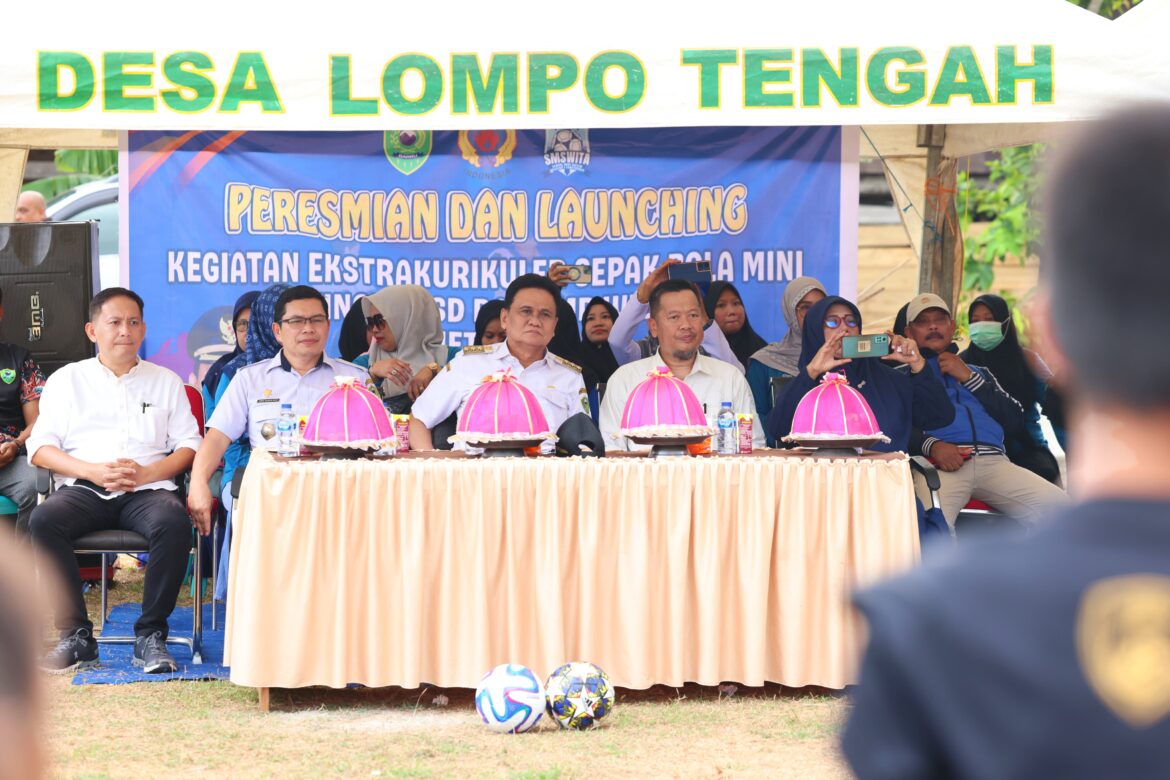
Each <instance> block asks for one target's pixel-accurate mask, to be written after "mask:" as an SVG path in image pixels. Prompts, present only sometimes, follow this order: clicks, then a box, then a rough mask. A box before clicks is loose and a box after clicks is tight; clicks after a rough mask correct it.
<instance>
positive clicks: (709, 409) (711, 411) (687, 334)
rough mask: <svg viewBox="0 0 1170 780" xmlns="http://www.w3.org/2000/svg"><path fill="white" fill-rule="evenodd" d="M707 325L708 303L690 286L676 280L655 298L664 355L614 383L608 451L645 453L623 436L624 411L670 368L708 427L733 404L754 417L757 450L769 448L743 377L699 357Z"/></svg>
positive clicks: (605, 426) (653, 326)
mask: <svg viewBox="0 0 1170 780" xmlns="http://www.w3.org/2000/svg"><path fill="white" fill-rule="evenodd" d="M703 320H704V316H703V301H702V300H700V298H699V292H698V290H697V289H696V288H695V286H694V285H693V284H691V283H690V282H688V281H684V280H682V279H670V280H668V281H665V282H663V283H662V284H660V285H658V286H657V287H655V288H654V291H653V292H652V293H650V322H649V326H650V335H651V336H653V337H655V338H656V339H658V353H657V354H656V355H652V356H650V357H648V358H643V359H642V360H635V361H634V362H633V363H627V364H625V365H624V366H622V367H621V368H619V369H618V370H617V371H615V372H614V373H613V375H612V376H611V377H610V378H609V384H608V385H606V388H605V399H604V400H603V401H602V403H601V434H602V436H604V437H605V446H606V447H607V448H611V449H626V450H629V449H644V448H642V447H639V446H637V445H633V444H631V443H630V441H629V439H627V438H626V437H625V436H622V435H621V433H619V431H620V430H621V421H622V411H623V410H624V409H625V406H626V399H627V398H629V397H630V393H631V392H633V390H634V388H635V387H637V386H638V384H639V383H641V382H642V381H643V380H645V379H646V375H647V374H649V373H650V372H651V371H653V370H654V369H655V368H657V367H658V366H666V367H667V368H669V369H670V371H671V373H672V374H674V375H675V376H676V377H678V378H679V379H681V380H682V381H683V382H685V383H686V384H687V386H688V387H690V388H691V389H692V390H694V391H695V395H696V396H698V398H699V403H701V404H702V405H703V410H704V412H706V414H707V421H708V422H710V423H712V424H714V421H715V417H716V416H717V415H718V414H719V409H720V406H721V405H722V404H723V402H724V401H730V402H731V404H732V408H733V409H735V412H736V414H751V415H752V446H753V448H757V449H758V448H760V447H763V446H764V428H763V425H762V423H761V421H760V419H759V418H758V417H757V415H756V405H755V401H753V400H752V391H751V388H750V387H749V386H748V383H747V380H746V379H744V377H743V372H742V371H740V370H739V369H738V368H736V367H735V366H733V365H731V364H730V363H727V362H725V361H722V360H718V359H716V358H713V357H709V356H707V355H701V354H699V344H700V343H702V340H703Z"/></svg>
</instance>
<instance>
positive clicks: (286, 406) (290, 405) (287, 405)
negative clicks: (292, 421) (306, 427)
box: [280, 404, 292, 412]
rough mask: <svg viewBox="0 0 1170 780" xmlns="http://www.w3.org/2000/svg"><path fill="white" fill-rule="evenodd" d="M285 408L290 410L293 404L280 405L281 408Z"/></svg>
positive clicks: (282, 409)
mask: <svg viewBox="0 0 1170 780" xmlns="http://www.w3.org/2000/svg"><path fill="white" fill-rule="evenodd" d="M285 409H290V410H291V409H292V404H281V405H280V410H281V411H282V412H283V411H284V410H285Z"/></svg>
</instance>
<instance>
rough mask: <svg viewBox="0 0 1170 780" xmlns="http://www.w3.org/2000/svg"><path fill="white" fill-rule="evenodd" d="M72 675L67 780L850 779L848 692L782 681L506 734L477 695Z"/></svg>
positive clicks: (625, 699) (623, 704)
mask: <svg viewBox="0 0 1170 780" xmlns="http://www.w3.org/2000/svg"><path fill="white" fill-rule="evenodd" d="M119 577H120V578H121V579H122V580H123V582H122V583H121V584H119V586H118V587H117V588H116V589H115V591H113V594H114V601H115V602H117V601H126V600H132V599H134V598H137V597H138V596H139V595H140V593H141V583H140V577H139V576H138V575H136V574H133V573H132V574H130V575H129V577H127V576H126V575H125V574H124V573H119ZM95 602H96V594H95V595H94V596H92V597H91V614H94V615H96V614H97V609H98V607H97V606H96V603H95ZM70 680H71V678H70V677H52V678H49V679H48V680H47V684H48V688H49V693H50V704H49V713H48V718H47V721H46V732H47V736H48V740H49V745H50V758H51V761H52V767H51V771H52V774H53V776H56V777H75V778H102V777H129V776H132V775H133V776H139V777H141V776H151V775H159V774H161V773H164V772H165V773H167V774H170V773H181V774H182V775H183V776H195V777H280V778H294V777H320V776H329V777H386V778H393V777H436V778H438V777H503V778H596V777H645V776H650V775H653V776H656V777H715V776H729V777H765V776H766V777H792V778H796V777H800V778H837V777H849V773H848V771H847V770H846V769H845V767H844V765H843V763H842V761H841V759H840V757H839V755H838V754H837V751H836V731H837V728H838V726H839V723H840V721H841V719H842V717H843V715H844V712H845V709H846V706H847V705H846V703H845V700H844V699H842V698H838V697H833V696H826V695H822V694H810V693H808V692H801V691H792V690H790V689H781V688H779V687H778V686H777V687H772V686H769V687H767V688H763V689H742V688H741V689H740V690H739V691H738V692H737V693H736V694H735V695H734V696H731V697H721V696H720V695H719V692H718V691H717V690H716V689H714V688H702V687H698V686H687V687H685V688H682V689H675V688H665V687H660V688H653V689H650V690H649V691H624V690H619V692H618V699H617V708H616V709H615V711H614V713H613V715H612V719H611V720H610V721H607V723H606V725H605V726H604V727H603V728H600V729H597V730H595V731H590V732H565V731H561V730H560V729H558V728H557V727H556V726H555V725H553V724H552V723H549V722H548V721H547V719H545V720H542V721H541V723H540V724H539V725H538V727H537V729H536V730H535V731H534V732H530V733H528V734H522V735H517V736H506V735H499V734H494V733H492V732H489V731H488V730H487V729H486V728H484V727H483V725H482V724H481V723H480V721H479V717H478V715H477V714H476V712H475V707H474V704H473V701H472V697H473V692H472V691H470V690H465V689H454V690H450V689H449V690H441V691H440V690H436V689H421V690H403V689H398V688H388V689H357V690H343V691H335V690H330V689H324V688H310V689H299V690H276V691H273V695H272V712H270V713H268V714H264V713H261V712H260V711H259V709H258V707H257V694H256V692H255V691H254V690H251V689H247V688H239V687H236V686H235V685H232V684H231V683H229V682H180V681H175V682H160V683H136V684H131V685H114V686H107V685H90V686H74V685H71V684H70ZM444 696H445V697H446V699H447V703H446V705H445V706H439V705H438V704H436V703H435V700H436V698H438V697H444ZM440 701H441V699H440Z"/></svg>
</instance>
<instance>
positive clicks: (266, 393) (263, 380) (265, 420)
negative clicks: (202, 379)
mask: <svg viewBox="0 0 1170 780" xmlns="http://www.w3.org/2000/svg"><path fill="white" fill-rule="evenodd" d="M338 376H352V377H357V378H358V379H360V380H362V382H367V381H368V380H369V374H368V373H367V371H366V369H364V368H362V367H361V366H358V365H354V364H353V363H350V362H348V361H345V360H339V359H337V358H331V357H328V356H327V355H322V356H321V360H320V361H319V362H318V363H317V365H316V366H314V367H313V368H311V369H309V371H308V372H307V373H305V374H300V373H298V372H297V371H296V370H295V369H293V367H292V366H291V365H290V364H289V362H288V359H287V358H285V356H284V350H281V351H280V352H277V353H276V354H275V355H274V356H273V357H271V358H269V359H268V360H262V361H260V362H259V363H253V364H252V365H250V366H245V367H244V368H241V369H240V370H239V371H237V372H236V375H235V376H234V377H232V381H231V382H230V383H228V386H227V389H226V390H224V393H223V397H222V398H221V399H220V400H219V403H217V404H216V406H215V411H214V412H213V413H212V415H211V419H210V420H208V421H207V427H208V428H215V429H216V430H217V431H219V432H220V433H222V434H224V435H225V436H227V437H228V438H229V439H231V440H232V441H235V440H236V439H239V438H240V437H241V436H243V435H244V434H245V433H246V434H247V435H248V443H249V445H250V446H251V447H252V448H253V449H255V448H257V447H260V448H263V449H266V450H272V451H276V449H277V447H278V446H279V443H280V442H279V437H278V436H277V431H276V424H277V422H278V421H279V419H280V407H281V405H282V404H292V410H293V414H294V415H296V416H297V418H301V417H308V416H309V413H310V412H312V411H313V406H314V405H315V404H316V403H317V401H318V400H320V398H321V396H323V395H325V393H326V392H327V391H328V390H329V388H330V386H332V384H333V378H334V377H338Z"/></svg>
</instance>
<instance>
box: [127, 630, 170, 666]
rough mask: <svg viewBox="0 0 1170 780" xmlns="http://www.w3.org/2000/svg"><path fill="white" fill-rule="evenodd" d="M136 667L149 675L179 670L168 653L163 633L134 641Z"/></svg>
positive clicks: (140, 637)
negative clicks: (139, 667)
mask: <svg viewBox="0 0 1170 780" xmlns="http://www.w3.org/2000/svg"><path fill="white" fill-rule="evenodd" d="M134 665H135V666H141V667H142V671H144V672H146V673H147V674H165V673H167V672H173V671H175V670H176V669H178V668H179V667H178V665H177V664H175V659H174V658H172V657H171V654H170V653H169V652H168V651H167V641H166V640H165V639H163V635H162V632H161V631H155V632H154V633H153V634H145V635H143V636H139V637H138V638H137V639H135V640H134Z"/></svg>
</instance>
